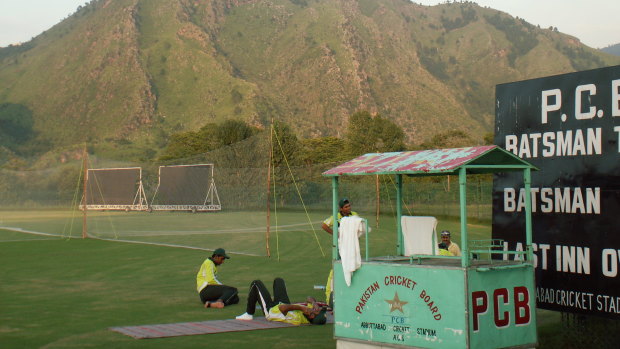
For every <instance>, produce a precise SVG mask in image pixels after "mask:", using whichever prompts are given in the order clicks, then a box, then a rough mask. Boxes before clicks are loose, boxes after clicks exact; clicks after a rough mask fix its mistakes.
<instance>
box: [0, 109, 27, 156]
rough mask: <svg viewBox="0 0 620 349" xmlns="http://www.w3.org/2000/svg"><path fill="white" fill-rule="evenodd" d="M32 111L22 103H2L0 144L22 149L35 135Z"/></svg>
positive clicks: (9, 147)
mask: <svg viewBox="0 0 620 349" xmlns="http://www.w3.org/2000/svg"><path fill="white" fill-rule="evenodd" d="M33 125H34V120H33V118H32V111H30V109H28V108H27V107H25V106H23V105H21V104H14V103H2V104H0V146H6V147H7V148H8V149H11V150H12V151H18V150H20V149H19V148H20V146H22V145H25V144H26V143H27V142H28V141H29V140H30V139H31V138H32V137H33V136H34V131H33V129H32V128H33Z"/></svg>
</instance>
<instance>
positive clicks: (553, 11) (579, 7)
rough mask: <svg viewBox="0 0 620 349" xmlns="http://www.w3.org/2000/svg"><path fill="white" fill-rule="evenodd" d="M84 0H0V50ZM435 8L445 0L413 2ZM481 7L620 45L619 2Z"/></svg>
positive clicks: (550, 0)
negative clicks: (434, 6)
mask: <svg viewBox="0 0 620 349" xmlns="http://www.w3.org/2000/svg"><path fill="white" fill-rule="evenodd" d="M86 2H87V1H86V0H0V47H5V46H8V45H10V44H17V43H20V42H26V41H28V40H30V39H31V38H33V37H35V36H37V35H39V34H40V33H42V32H43V31H45V30H47V29H49V28H51V27H52V26H54V25H55V24H57V23H58V22H60V21H62V20H63V19H64V18H66V17H67V16H69V15H70V14H71V13H73V12H75V10H76V9H77V7H78V6H80V5H84V4H85V3H86ZM414 2H417V3H419V4H425V5H436V4H438V3H445V2H446V0H441V1H436V0H414ZM474 2H476V3H477V4H478V5H480V6H487V7H491V8H494V9H496V10H500V11H503V12H506V13H509V14H510V15H512V16H514V17H519V18H523V19H525V20H526V21H528V22H529V23H531V24H533V25H540V27H541V28H549V27H550V26H553V27H557V28H558V30H559V31H560V32H562V33H565V34H569V35H572V36H575V37H577V38H578V39H580V40H581V42H583V43H584V44H586V45H588V46H590V47H593V48H604V47H607V46H609V45H614V44H618V43H620V20H619V19H618V15H619V14H620V1H619V0H475V1H474Z"/></svg>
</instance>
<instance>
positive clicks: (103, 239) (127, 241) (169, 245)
mask: <svg viewBox="0 0 620 349" xmlns="http://www.w3.org/2000/svg"><path fill="white" fill-rule="evenodd" d="M88 237H89V238H90V239H94V240H102V241H114V242H126V243H130V244H138V245H153V246H164V247H179V248H186V249H189V250H200V251H215V249H213V248H202V247H194V246H185V245H175V244H162V243H158V242H145V241H133V240H121V239H107V238H100V237H96V236H90V235H89V236H88ZM226 253H231V254H240V255H243V256H252V257H263V256H262V255H258V254H253V253H243V252H236V251H226Z"/></svg>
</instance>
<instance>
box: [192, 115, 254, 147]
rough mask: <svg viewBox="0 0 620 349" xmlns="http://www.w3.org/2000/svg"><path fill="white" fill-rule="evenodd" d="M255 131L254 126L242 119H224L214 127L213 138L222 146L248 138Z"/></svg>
mask: <svg viewBox="0 0 620 349" xmlns="http://www.w3.org/2000/svg"><path fill="white" fill-rule="evenodd" d="M201 130H202V129H201ZM256 131H257V130H256V129H255V128H253V127H251V126H249V125H248V124H246V123H245V122H243V121H239V120H226V121H224V122H223V123H221V124H219V125H218V126H217V127H216V128H215V138H216V142H217V145H218V146H220V147H222V146H226V145H231V144H233V143H237V142H240V141H242V140H244V139H246V138H249V137H251V136H253V135H254V134H255V133H256Z"/></svg>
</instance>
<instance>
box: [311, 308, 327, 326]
mask: <svg viewBox="0 0 620 349" xmlns="http://www.w3.org/2000/svg"><path fill="white" fill-rule="evenodd" d="M326 311H327V309H326V308H323V309H321V312H319V313H318V314H316V316H315V317H314V319H312V320H311V321H310V322H311V323H312V324H313V325H324V324H325V323H326V322H327V317H326V316H325V312H326Z"/></svg>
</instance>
